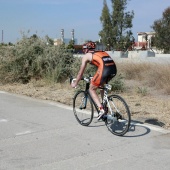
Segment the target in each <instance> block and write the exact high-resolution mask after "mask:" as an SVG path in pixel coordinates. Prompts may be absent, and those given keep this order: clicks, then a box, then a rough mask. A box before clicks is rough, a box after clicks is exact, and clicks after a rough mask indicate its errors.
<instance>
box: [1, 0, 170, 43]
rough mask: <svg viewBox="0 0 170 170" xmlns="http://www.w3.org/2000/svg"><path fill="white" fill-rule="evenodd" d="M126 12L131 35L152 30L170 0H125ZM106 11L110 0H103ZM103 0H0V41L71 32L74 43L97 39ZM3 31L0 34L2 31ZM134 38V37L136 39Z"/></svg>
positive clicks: (100, 27) (65, 35) (53, 35)
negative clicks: (130, 17) (131, 16)
mask: <svg viewBox="0 0 170 170" xmlns="http://www.w3.org/2000/svg"><path fill="white" fill-rule="evenodd" d="M127 2H128V4H127V9H126V11H132V10H133V11H134V13H135V15H134V19H133V28H132V32H133V36H134V37H135V39H136V38H137V32H149V31H152V29H151V25H153V23H154V21H155V20H157V19H160V18H162V13H163V12H164V10H165V9H166V8H167V7H170V0H130V1H129V0H127ZM107 4H108V7H109V9H110V12H111V11H112V8H111V0H107ZM102 9H103V0H85V1H84V0H0V42H2V41H3V42H4V43H8V42H12V43H16V42H17V41H18V40H20V39H21V37H22V34H23V33H24V34H26V35H28V36H31V35H33V34H37V35H38V36H40V37H45V36H46V35H48V36H49V37H50V38H52V39H55V38H61V29H64V37H65V38H71V30H72V29H74V31H75V38H76V39H77V40H78V43H80V44H81V43H83V42H84V41H85V40H92V41H97V40H99V35H98V33H99V31H100V30H101V29H102V25H101V21H100V16H101V14H102ZM2 32H3V33H2ZM136 41H137V39H136Z"/></svg>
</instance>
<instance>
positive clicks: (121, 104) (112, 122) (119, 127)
mask: <svg viewBox="0 0 170 170" xmlns="http://www.w3.org/2000/svg"><path fill="white" fill-rule="evenodd" d="M108 105H110V108H111V110H112V113H110V111H109V114H110V115H108V118H107V120H106V126H107V128H108V130H109V131H110V132H112V133H113V134H115V135H119V136H120V135H124V134H125V133H126V132H127V131H128V129H129V125H130V121H131V118H130V111H129V108H128V105H127V104H126V102H125V101H124V99H123V98H121V97H120V96H118V95H112V96H109V97H108Z"/></svg>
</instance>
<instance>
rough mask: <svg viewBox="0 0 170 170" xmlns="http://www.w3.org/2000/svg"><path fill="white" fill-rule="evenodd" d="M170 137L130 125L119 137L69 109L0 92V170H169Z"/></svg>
mask: <svg viewBox="0 0 170 170" xmlns="http://www.w3.org/2000/svg"><path fill="white" fill-rule="evenodd" d="M169 160H170V132H169V131H166V130H164V129H161V128H158V127H156V126H151V125H145V124H142V123H140V122H133V123H132V125H131V127H130V131H129V132H128V133H127V134H126V135H125V136H124V137H118V136H115V135H113V134H111V133H110V132H109V131H108V130H107V128H106V127H105V125H104V123H103V122H96V120H95V119H94V120H93V122H92V124H91V125H90V126H89V127H83V126H80V125H79V124H78V123H77V121H76V119H75V118H74V115H73V112H72V108H70V107H68V106H65V105H61V104H58V103H54V102H50V101H42V100H36V99H32V98H29V97H24V96H19V95H13V94H9V93H4V92H0V170H114V169H117V170H136V169H138V170H145V169H146V170H148V169H149V170H169V169H170V161H169Z"/></svg>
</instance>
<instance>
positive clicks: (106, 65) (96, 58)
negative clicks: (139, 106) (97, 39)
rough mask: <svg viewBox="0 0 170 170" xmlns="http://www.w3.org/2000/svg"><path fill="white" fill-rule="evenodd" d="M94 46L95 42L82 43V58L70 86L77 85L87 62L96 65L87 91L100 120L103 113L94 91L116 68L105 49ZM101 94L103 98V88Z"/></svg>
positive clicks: (110, 76) (108, 78) (112, 75)
mask: <svg viewBox="0 0 170 170" xmlns="http://www.w3.org/2000/svg"><path fill="white" fill-rule="evenodd" d="M95 48H96V44H95V43H94V42H92V41H90V42H88V43H86V44H84V45H83V52H84V53H85V55H84V56H83V58H82V63H81V67H80V70H79V72H78V75H77V78H76V80H75V81H74V82H73V83H72V84H71V86H72V87H73V88H74V87H76V86H77V84H78V82H79V81H80V80H81V78H82V76H83V73H84V70H85V68H86V65H87V63H90V64H93V65H95V66H97V67H98V69H97V71H96V73H95V75H94V76H93V78H92V80H91V82H90V88H89V91H90V94H91V97H92V98H93V100H94V102H95V103H96V104H97V106H98V108H99V110H100V112H99V115H98V118H97V119H98V120H100V119H101V118H102V116H103V115H104V114H105V113H104V109H103V106H102V104H101V102H100V99H99V96H98V95H97V93H96V90H97V88H98V87H99V86H100V87H103V86H104V84H105V83H108V81H109V80H111V79H112V78H113V77H114V76H115V75H116V73H117V69H116V65H115V62H114V61H113V59H112V58H111V57H110V56H109V55H108V54H107V53H106V52H105V51H95ZM101 96H102V98H103V90H102V91H101Z"/></svg>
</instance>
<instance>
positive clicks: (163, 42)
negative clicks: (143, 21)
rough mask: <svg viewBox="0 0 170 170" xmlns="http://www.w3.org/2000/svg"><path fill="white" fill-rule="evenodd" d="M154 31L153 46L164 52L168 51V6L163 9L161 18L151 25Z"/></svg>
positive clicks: (169, 21) (169, 19)
mask: <svg viewBox="0 0 170 170" xmlns="http://www.w3.org/2000/svg"><path fill="white" fill-rule="evenodd" d="M151 28H153V30H154V31H155V37H154V44H153V45H154V46H155V47H156V48H157V49H159V50H163V51H164V53H169V52H170V45H169V44H170V7H168V8H167V9H165V11H164V12H163V15H162V18H161V19H158V20H156V21H154V23H153V25H152V26H151Z"/></svg>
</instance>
